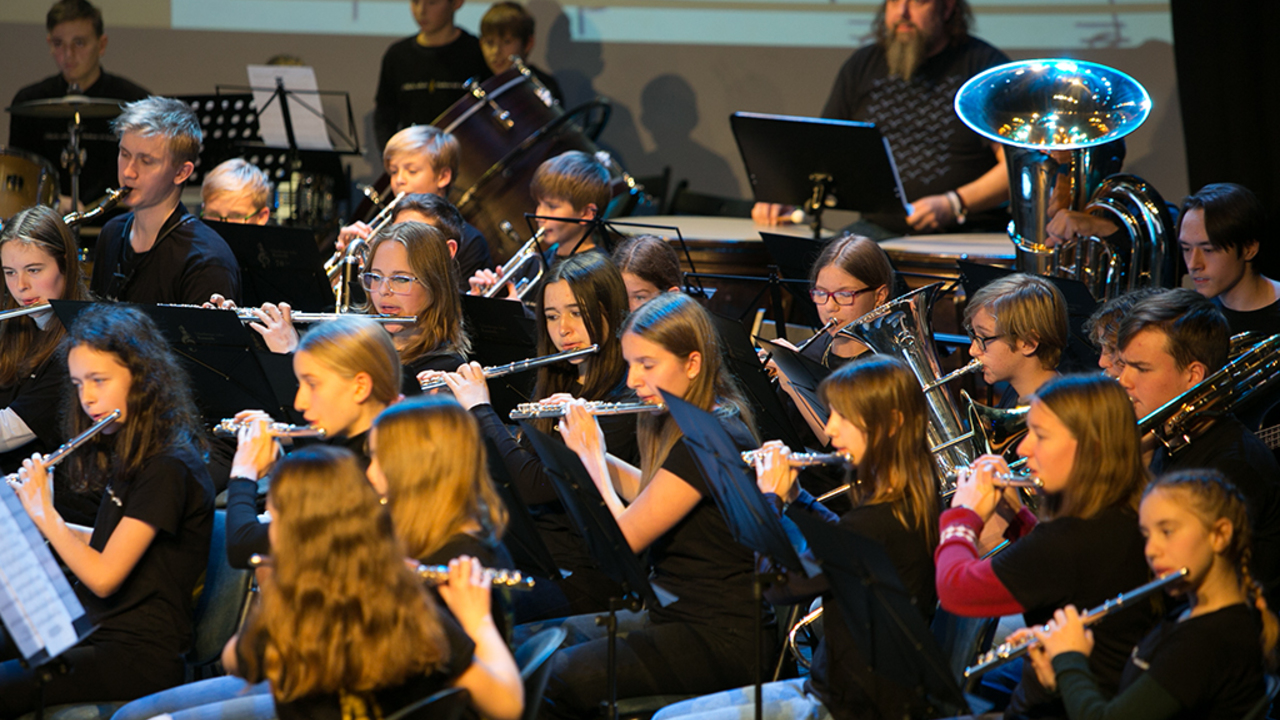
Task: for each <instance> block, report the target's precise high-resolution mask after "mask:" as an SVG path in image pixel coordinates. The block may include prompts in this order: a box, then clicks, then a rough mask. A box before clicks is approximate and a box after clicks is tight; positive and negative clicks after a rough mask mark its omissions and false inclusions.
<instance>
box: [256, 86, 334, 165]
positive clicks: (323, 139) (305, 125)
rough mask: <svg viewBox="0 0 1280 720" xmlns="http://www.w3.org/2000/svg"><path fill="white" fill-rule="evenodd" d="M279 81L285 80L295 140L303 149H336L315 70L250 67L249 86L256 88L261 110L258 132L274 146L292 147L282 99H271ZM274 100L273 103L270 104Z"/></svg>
mask: <svg viewBox="0 0 1280 720" xmlns="http://www.w3.org/2000/svg"><path fill="white" fill-rule="evenodd" d="M277 79H279V80H283V81H284V87H285V90H288V91H290V92H289V94H288V95H287V97H288V100H289V119H290V120H291V121H292V122H293V138H294V140H295V141H297V143H298V148H299V149H300V150H332V149H333V143H332V142H330V140H329V130H328V129H327V128H326V127H325V124H324V107H323V105H321V103H320V96H319V95H317V94H316V91H317V90H319V89H320V87H319V85H318V84H317V83H316V71H315V68H309V67H294V66H289V65H250V66H249V86H250V87H252V88H253V104H254V106H255V107H257V108H258V131H259V132H260V133H261V134H262V141H263V142H264V143H266V144H267V145H268V146H270V147H282V148H287V147H289V135H288V133H287V132H285V127H284V111H283V110H282V109H281V107H280V99H279V98H276V99H274V100H271V94H272V93H273V92H275V90H276V81H277ZM268 100H271V102H270V104H268V103H267V101H268Z"/></svg>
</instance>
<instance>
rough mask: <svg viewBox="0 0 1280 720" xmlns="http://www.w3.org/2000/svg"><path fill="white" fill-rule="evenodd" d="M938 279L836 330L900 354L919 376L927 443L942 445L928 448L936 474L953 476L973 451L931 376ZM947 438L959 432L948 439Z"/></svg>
mask: <svg viewBox="0 0 1280 720" xmlns="http://www.w3.org/2000/svg"><path fill="white" fill-rule="evenodd" d="M941 285H942V284H941V283H934V284H933V285H926V286H925V287H922V288H920V289H918V290H913V291H911V292H909V293H907V294H906V295H903V296H901V297H899V298H897V299H896V300H892V301H890V302H888V303H885V304H884V305H881V306H880V307H878V308H876V309H875V310H872V311H871V312H869V313H867V314H866V315H863V316H862V317H860V318H858V319H857V320H855V321H853V322H852V323H850V324H849V325H848V326H846V327H845V328H843V329H842V330H840V332H841V333H842V334H845V335H848V336H849V337H852V338H853V339H855V340H857V341H858V342H861V343H862V344H864V345H866V346H867V347H869V348H871V349H872V350H874V351H875V352H877V353H880V354H882V355H891V356H894V357H897V358H899V359H901V360H903V361H904V362H905V363H906V364H907V367H909V368H911V371H912V372H913V373H914V374H915V376H916V379H917V380H919V381H920V387H921V388H922V389H923V390H924V399H925V404H926V405H927V406H928V409H929V425H928V427H927V428H926V429H925V430H926V432H925V434H926V436H927V437H928V438H929V445H930V446H931V447H935V448H936V447H938V446H939V445H945V446H946V447H944V448H941V449H940V450H939V451H938V452H936V453H934V460H935V461H936V462H937V464H938V470H939V471H940V472H941V474H942V477H945V478H953V477H955V475H956V471H957V470H959V469H960V468H963V467H968V466H969V463H971V462H973V460H974V459H975V458H976V457H978V453H977V452H976V449H977V447H976V445H975V443H974V441H973V436H972V435H970V436H969V437H966V438H961V436H963V435H964V434H965V430H964V426H963V425H962V423H961V421H960V412H959V410H958V409H957V408H956V404H955V399H954V398H952V396H951V393H950V392H949V391H948V390H947V388H946V387H944V386H943V385H941V384H939V383H938V382H937V379H938V378H939V376H941V375H942V367H941V364H940V363H939V361H938V352H937V350H936V349H935V347H934V344H933V329H932V327H931V325H930V322H929V315H930V312H931V311H932V309H933V303H934V300H935V299H936V297H937V294H938V288H939V287H941ZM953 438H960V439H958V440H953Z"/></svg>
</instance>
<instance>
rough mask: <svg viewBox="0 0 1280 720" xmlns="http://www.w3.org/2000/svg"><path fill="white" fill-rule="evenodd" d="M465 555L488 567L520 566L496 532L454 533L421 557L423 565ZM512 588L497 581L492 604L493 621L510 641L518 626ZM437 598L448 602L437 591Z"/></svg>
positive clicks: (442, 601) (433, 589)
mask: <svg viewBox="0 0 1280 720" xmlns="http://www.w3.org/2000/svg"><path fill="white" fill-rule="evenodd" d="M463 555H466V556H468V557H471V558H474V559H475V560H476V561H478V562H479V563H480V564H481V565H483V566H484V567H487V568H490V569H493V570H514V569H515V567H516V564H515V562H513V561H512V560H511V553H509V552H507V548H506V546H505V545H503V544H502V543H501V542H500V541H498V540H496V539H494V538H493V537H492V536H486V537H483V538H479V537H476V536H475V535H472V534H470V533H458V534H456V535H454V536H453V537H450V538H449V539H448V540H446V541H445V543H444V545H441V546H440V547H439V548H437V549H436V551H435V552H433V553H431V554H429V555H427V556H426V557H423V558H418V562H420V563H422V564H423V565H448V564H449V561H450V560H452V559H454V558H457V557H462V556H463ZM432 592H436V591H435V588H432ZM512 592H514V591H512V590H510V589H507V588H501V587H498V586H497V585H494V586H493V590H492V593H491V597H490V606H489V614H490V615H492V616H493V624H494V625H495V626H496V627H497V628H498V634H499V635H501V636H502V637H503V638H504V639H506V640H508V641H510V640H511V631H512V630H513V629H514V628H515V622H514V615H513V612H512V602H511V593H512ZM436 600H437V601H438V604H440V605H441V606H443V605H444V600H443V599H442V598H441V597H440V594H439V593H438V592H436Z"/></svg>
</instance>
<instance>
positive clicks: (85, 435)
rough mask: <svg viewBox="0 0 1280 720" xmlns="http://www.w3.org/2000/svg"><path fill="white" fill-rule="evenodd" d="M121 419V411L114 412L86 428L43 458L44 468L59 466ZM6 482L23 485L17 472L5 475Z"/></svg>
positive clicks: (11, 485) (10, 484) (12, 484)
mask: <svg viewBox="0 0 1280 720" xmlns="http://www.w3.org/2000/svg"><path fill="white" fill-rule="evenodd" d="M119 419H120V411H119V410H112V411H111V412H109V413H107V414H106V415H104V416H103V417H102V419H101V420H99V421H98V422H96V423H94V424H92V425H90V426H89V427H88V428H86V429H85V431H84V432H82V433H80V434H79V435H77V436H75V437H73V438H71V439H70V440H68V441H66V442H64V443H62V444H61V445H59V446H58V449H57V450H54V451H53V452H51V453H49V454H48V455H45V456H43V457H42V458H41V459H42V460H43V461H44V466H45V467H46V468H51V467H53V466H54V465H57V464H58V463H60V462H62V461H63V460H64V459H66V457H67V456H68V455H70V454H71V453H73V452H75V450H76V448H78V447H80V446H81V445H83V444H85V443H86V442H88V441H89V439H90V438H92V437H93V436H94V435H97V434H98V433H100V432H102V431H103V430H104V429H105V428H106V427H107V426H108V425H110V424H111V423H113V422H115V421H116V420H119ZM4 481H5V482H6V483H8V484H9V486H10V487H15V488H16V487H19V486H20V485H21V484H22V483H21V481H20V479H19V477H18V473H16V472H13V473H9V474H8V475H5V476H4Z"/></svg>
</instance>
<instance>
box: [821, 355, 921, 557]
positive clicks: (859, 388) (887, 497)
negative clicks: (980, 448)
mask: <svg viewBox="0 0 1280 720" xmlns="http://www.w3.org/2000/svg"><path fill="white" fill-rule="evenodd" d="M818 397H819V398H821V400H822V402H823V404H824V405H826V406H827V407H828V408H830V409H831V410H832V412H837V413H839V414H840V415H841V416H842V417H843V418H844V419H846V420H848V421H849V422H851V423H853V425H854V426H856V427H857V428H858V429H859V430H861V431H862V432H863V434H864V435H866V437H867V448H866V452H864V453H863V456H862V460H861V461H860V462H859V463H858V482H856V483H850V485H849V494H850V498H851V500H852V501H853V503H854V505H855V506H858V505H874V504H877V503H889V504H891V505H892V506H893V515H894V517H896V518H898V521H899V522H901V523H902V524H903V525H904V526H906V527H908V528H912V529H914V530H916V531H918V532H919V533H920V534H921V535H922V536H923V537H924V538H925V541H926V542H928V543H929V546H930V547H933V546H935V545H937V543H938V521H937V518H938V475H937V467H936V466H935V465H934V463H933V454H932V453H931V452H930V451H929V440H928V439H927V438H926V437H925V425H926V423H927V422H928V408H927V407H926V405H925V398H924V393H923V392H922V391H921V390H920V381H919V380H917V379H916V376H915V374H913V373H912V372H911V370H910V369H908V368H907V366H906V365H904V364H903V363H902V361H900V360H898V359H896V358H891V357H886V356H884V355H873V356H870V357H867V358H864V359H859V360H855V361H853V362H851V363H849V364H847V365H844V366H843V367H841V368H840V369H839V370H836V371H835V372H834V373H832V374H831V375H830V376H828V377H827V379H826V380H823V381H822V384H821V385H820V386H818Z"/></svg>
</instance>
